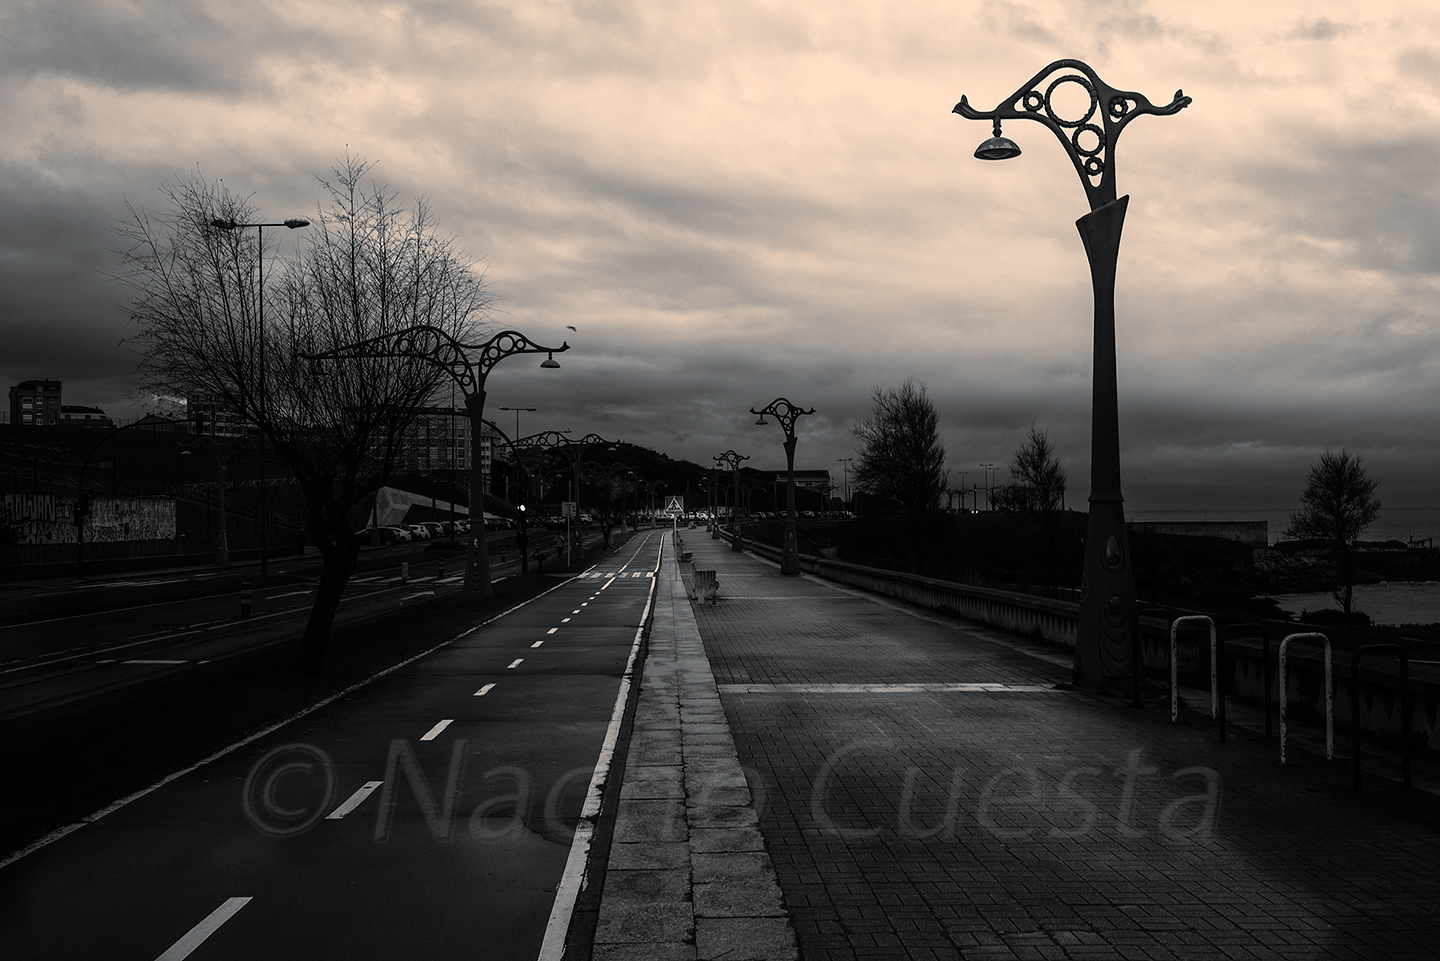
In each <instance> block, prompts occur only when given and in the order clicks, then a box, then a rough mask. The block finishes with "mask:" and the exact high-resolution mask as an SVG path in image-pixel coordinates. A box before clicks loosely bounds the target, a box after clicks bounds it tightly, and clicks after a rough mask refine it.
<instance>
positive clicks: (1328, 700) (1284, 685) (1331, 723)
mask: <svg viewBox="0 0 1440 961" xmlns="http://www.w3.org/2000/svg"><path fill="white" fill-rule="evenodd" d="M1291 641H1319V642H1320V643H1321V644H1324V645H1325V760H1327V761H1333V760H1335V681H1334V676H1333V675H1332V674H1331V671H1330V638H1328V637H1326V636H1325V635H1324V634H1317V633H1309V634H1289V635H1286V637H1285V639H1284V640H1283V641H1281V642H1280V763H1281V764H1284V763H1285V735H1286V725H1285V713H1286V707H1287V703H1286V702H1287V700H1288V695H1289V693H1290V691H1289V688H1290V685H1289V683H1288V676H1287V675H1286V673H1285V653H1286V649H1287V648H1288V647H1289V646H1290V642H1291Z"/></svg>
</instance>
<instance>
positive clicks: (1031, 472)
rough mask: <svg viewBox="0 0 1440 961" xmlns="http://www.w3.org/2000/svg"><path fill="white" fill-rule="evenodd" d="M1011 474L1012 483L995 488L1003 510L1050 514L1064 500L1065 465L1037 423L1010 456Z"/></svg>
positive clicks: (998, 504) (1057, 508)
mask: <svg viewBox="0 0 1440 961" xmlns="http://www.w3.org/2000/svg"><path fill="white" fill-rule="evenodd" d="M1010 478H1011V483H1010V484H1008V485H1007V486H1006V487H1004V488H1001V490H1000V491H997V492H996V494H997V496H996V501H997V505H996V506H998V507H999V508H1000V509H1001V510H1013V511H1039V512H1041V513H1046V514H1048V513H1050V512H1052V511H1056V510H1059V509H1060V507H1061V506H1062V505H1063V504H1064V502H1065V484H1066V478H1065V468H1064V467H1063V466H1061V464H1060V461H1059V460H1058V459H1057V458H1056V457H1055V445H1054V444H1052V443H1051V442H1050V438H1049V436H1048V435H1047V434H1046V433H1045V431H1043V430H1040V429H1039V428H1038V427H1036V426H1035V425H1034V424H1031V425H1030V433H1029V434H1027V435H1026V437H1025V443H1023V444H1021V445H1020V446H1019V447H1017V448H1015V453H1014V454H1013V455H1012V456H1011V458H1010Z"/></svg>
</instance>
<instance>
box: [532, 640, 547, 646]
mask: <svg viewBox="0 0 1440 961" xmlns="http://www.w3.org/2000/svg"><path fill="white" fill-rule="evenodd" d="M544 643H545V642H544V641H536V642H535V643H534V644H531V645H530V646H531V647H539V646H540V645H541V644H544Z"/></svg>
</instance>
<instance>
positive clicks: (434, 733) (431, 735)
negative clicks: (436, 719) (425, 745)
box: [420, 717, 455, 741]
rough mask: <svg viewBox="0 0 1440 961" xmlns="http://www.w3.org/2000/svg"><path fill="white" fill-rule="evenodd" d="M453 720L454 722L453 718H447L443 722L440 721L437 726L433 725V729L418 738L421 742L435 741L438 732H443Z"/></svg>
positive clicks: (438, 734)
mask: <svg viewBox="0 0 1440 961" xmlns="http://www.w3.org/2000/svg"><path fill="white" fill-rule="evenodd" d="M454 720H455V719H454V718H453V717H447V718H446V719H445V720H443V721H441V722H440V723H439V724H436V725H435V726H434V727H432V728H431V729H430V730H428V731H426V732H425V733H424V734H422V735H421V736H420V740H422V741H433V740H435V739H436V738H437V737H439V736H440V732H441V731H443V730H445V729H446V728H447V727H449V726H450V724H451V723H452V722H453V721H454Z"/></svg>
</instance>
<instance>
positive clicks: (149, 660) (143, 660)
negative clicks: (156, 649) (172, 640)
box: [120, 657, 189, 664]
mask: <svg viewBox="0 0 1440 961" xmlns="http://www.w3.org/2000/svg"><path fill="white" fill-rule="evenodd" d="M120 663H122V664H188V663H189V662H188V661H180V660H176V659H175V658H173V657H136V658H131V659H130V660H128V661H121V662H120Z"/></svg>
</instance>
